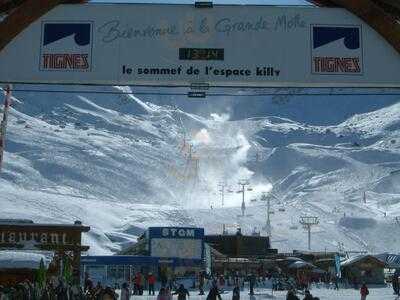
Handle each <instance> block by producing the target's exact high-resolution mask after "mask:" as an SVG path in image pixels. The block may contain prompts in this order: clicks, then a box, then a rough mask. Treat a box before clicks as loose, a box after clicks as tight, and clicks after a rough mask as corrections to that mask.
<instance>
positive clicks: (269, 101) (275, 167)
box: [0, 85, 400, 254]
mask: <svg viewBox="0 0 400 300" xmlns="http://www.w3.org/2000/svg"><path fill="white" fill-rule="evenodd" d="M15 88H16V89H19V88H20V89H21V88H24V89H37V88H38V87H35V86H18V85H17V86H15ZM49 89H50V90H52V89H53V90H60V89H64V90H65V87H57V86H51V87H46V90H49ZM96 89H97V90H98V91H99V88H98V87H96ZM89 90H93V88H85V87H68V91H69V92H68V93H54V92H50V91H49V92H45V93H37V92H36V93H35V92H15V93H14V99H13V102H14V103H13V108H12V110H11V113H10V117H9V124H8V131H7V141H6V153H5V163H4V166H3V172H2V173H1V175H0V188H1V195H2V197H1V199H2V206H1V207H2V209H1V211H0V217H1V218H27V219H32V220H34V221H35V222H67V223H72V222H73V221H75V220H77V219H79V220H81V221H82V222H83V223H84V224H87V225H90V226H91V231H90V233H89V234H87V235H86V236H85V238H84V239H85V240H84V242H85V243H86V244H88V245H90V246H91V249H90V254H111V253H115V252H117V251H119V250H121V249H122V248H123V247H126V246H128V245H129V244H131V243H133V242H135V240H136V238H137V236H138V235H140V234H141V233H142V232H143V230H144V229H145V228H147V227H148V226H159V225H162V226H166V225H171V226H175V225H182V226H183V225H184V226H188V225H190V226H200V227H205V229H206V232H207V233H217V232H221V231H222V226H223V224H226V226H227V228H228V230H230V231H231V232H234V230H235V228H236V227H237V226H240V227H242V230H243V231H244V232H246V233H249V234H250V233H252V232H253V231H254V230H255V231H261V233H262V234H265V233H266V231H265V229H264V225H265V223H266V205H265V203H264V202H261V201H259V198H260V195H261V194H262V193H263V192H267V193H269V194H270V195H273V196H271V204H272V209H273V211H274V214H273V215H272V216H271V222H272V246H273V247H276V248H278V249H279V250H280V251H291V250H293V249H306V247H307V234H306V232H305V231H304V230H303V229H302V228H301V227H300V226H299V224H298V221H299V217H300V216H301V215H314V216H318V217H319V218H320V224H319V225H318V226H316V227H313V234H312V248H313V249H314V250H325V249H326V250H337V249H338V245H339V243H343V246H344V249H345V250H354V251H370V252H383V251H389V252H396V253H397V252H398V245H399V241H398V237H397V236H398V235H397V234H396V232H398V230H400V227H399V225H398V224H397V223H396V222H395V217H397V216H400V187H399V185H398V182H399V180H400V172H399V173H396V172H393V171H396V170H398V169H400V160H399V159H400V148H399V145H400V131H399V129H400V122H399V120H400V118H399V117H400V102H399V97H398V96H397V97H396V96H346V97H343V96H331V97H328V96H275V97H271V96H258V97H228V96H224V97H211V98H207V99H205V100H198V99H197V100H196V99H187V98H186V97H184V96H173V95H170V96H160V95H149V94H146V95H142V96H140V95H137V96H135V94H134V93H133V94H113V93H112V92H118V93H121V92H131V89H130V88H129V87H103V88H102V89H101V92H102V93H90V92H88V91H89ZM189 145H192V149H191V150H189ZM196 166H197V167H196ZM241 179H248V180H249V181H250V183H251V187H252V191H248V192H246V193H245V196H246V205H247V210H246V216H245V217H239V215H240V214H241V211H240V205H241V194H238V193H236V192H237V190H238V188H239V186H238V184H237V183H238V181H239V180H241ZM221 181H224V182H226V193H225V203H224V206H223V207H222V205H221V197H220V194H219V192H218V189H219V188H218V183H219V182H221ZM228 191H231V192H228ZM364 193H365V200H366V201H365V202H364ZM211 206H212V209H211Z"/></svg>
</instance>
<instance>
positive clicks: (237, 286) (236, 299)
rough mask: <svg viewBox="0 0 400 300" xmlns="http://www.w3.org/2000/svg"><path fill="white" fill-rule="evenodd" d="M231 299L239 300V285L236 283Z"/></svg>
mask: <svg viewBox="0 0 400 300" xmlns="http://www.w3.org/2000/svg"><path fill="white" fill-rule="evenodd" d="M232 300H240V287H239V285H237V284H236V285H235V287H234V288H233V291H232Z"/></svg>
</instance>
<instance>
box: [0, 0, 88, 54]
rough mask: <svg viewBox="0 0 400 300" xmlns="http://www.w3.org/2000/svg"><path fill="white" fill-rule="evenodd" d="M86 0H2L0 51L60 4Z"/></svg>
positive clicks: (0, 0)
mask: <svg viewBox="0 0 400 300" xmlns="http://www.w3.org/2000/svg"><path fill="white" fill-rule="evenodd" d="M84 2H86V0H0V16H1V15H2V14H5V15H6V17H5V19H4V20H3V21H0V51H1V50H2V49H3V48H4V47H5V46H7V44H8V43H10V42H11V41H12V40H13V39H14V38H15V37H16V36H17V35H19V34H20V33H21V32H22V31H23V30H24V29H25V28H27V27H28V26H29V25H30V24H32V23H33V22H35V21H36V20H37V19H39V18H40V17H42V16H43V15H45V14H46V13H47V12H49V11H50V10H52V9H53V8H54V7H56V6H58V5H60V4H79V3H84Z"/></svg>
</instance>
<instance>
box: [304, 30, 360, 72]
mask: <svg viewBox="0 0 400 300" xmlns="http://www.w3.org/2000/svg"><path fill="white" fill-rule="evenodd" d="M311 44H312V45H311V61H312V73H314V74H346V75H351V74H355V75H361V74H362V73H363V51H362V35H361V26H347V25H343V26H338V25H335V26H331V25H311Z"/></svg>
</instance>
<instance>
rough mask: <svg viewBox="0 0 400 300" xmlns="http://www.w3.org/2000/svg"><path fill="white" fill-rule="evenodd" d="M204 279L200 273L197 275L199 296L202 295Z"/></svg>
mask: <svg viewBox="0 0 400 300" xmlns="http://www.w3.org/2000/svg"><path fill="white" fill-rule="evenodd" d="M204 277H205V276H204V273H203V272H200V274H199V295H204V281H205V278H204Z"/></svg>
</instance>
